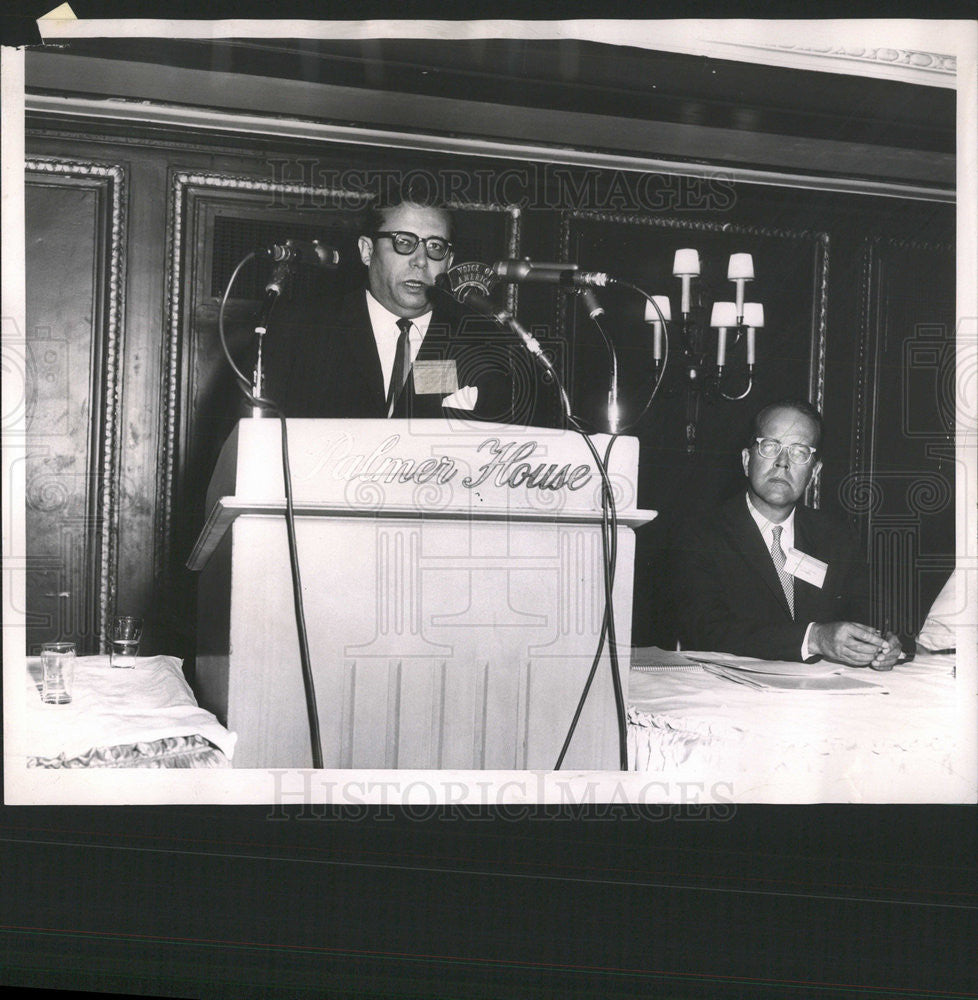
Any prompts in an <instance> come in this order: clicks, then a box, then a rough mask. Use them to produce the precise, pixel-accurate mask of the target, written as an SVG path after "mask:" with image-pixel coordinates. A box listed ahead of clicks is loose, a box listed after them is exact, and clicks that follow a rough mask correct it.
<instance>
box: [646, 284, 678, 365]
mask: <svg viewBox="0 0 978 1000" xmlns="http://www.w3.org/2000/svg"><path fill="white" fill-rule="evenodd" d="M652 299H653V300H654V301H655V305H657V306H658V307H659V309H658V311H656V308H655V306H654V305H652V303H651V302H646V303H645V322H646V323H651V324H652V360H653V361H654V362H655V365H656V367H658V366H659V365H660V364H661V362H662V333H663V330H662V325H663V324H662V321H663V320H666V321H668V320H671V319H672V312H671V308H670V305H669V296H668V295H653V296H652ZM660 313H661V317H660Z"/></svg>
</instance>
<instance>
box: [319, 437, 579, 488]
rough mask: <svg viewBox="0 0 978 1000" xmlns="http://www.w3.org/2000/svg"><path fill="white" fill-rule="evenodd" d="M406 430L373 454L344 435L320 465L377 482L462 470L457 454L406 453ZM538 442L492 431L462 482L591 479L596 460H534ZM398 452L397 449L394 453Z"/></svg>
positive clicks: (553, 484)
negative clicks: (479, 460)
mask: <svg viewBox="0 0 978 1000" xmlns="http://www.w3.org/2000/svg"><path fill="white" fill-rule="evenodd" d="M400 440H401V435H400V434H391V435H390V436H389V437H387V438H385V439H384V440H383V441H382V442H381V443H380V444H378V445H377V447H376V448H374V450H373V451H372V452H370V453H369V454H352V453H351V448H352V444H353V439H352V437H344V438H341V439H340V440H338V441H334V442H332V443H331V444H330V445H329V448H328V450H327V452H326V454H325V455H323V456H322V458H321V459H320V462H319V467H318V470H317V471H322V470H323V469H324V468H326V467H327V466H329V465H330V464H332V471H331V473H330V474H331V475H332V477H333V478H334V479H345V480H348V481H353V480H356V479H359V480H363V481H365V482H378V483H394V482H398V483H419V484H423V483H450V482H452V480H454V479H455V477H456V476H457V475H458V472H459V469H458V467H457V466H456V463H455V460H454V459H453V458H449V457H448V456H447V455H442V456H439V457H438V458H425V459H422V460H418V459H416V458H407V457H405V456H403V455H398V454H397V453H396V449H397V446H398V445H399V444H400ZM538 448H539V445H538V442H537V441H534V440H529V441H527V440H524V441H507V442H505V443H504V442H503V441H501V440H500V439H499V438H496V437H490V438H486V439H485V440H483V441H482V442H481V443H480V444H479V445H478V446H477V447H476V449H475V451H476V452H477V453H481V454H482V456H483V457H484V458H485V462H484V464H483V465H481V466H480V467H479V468H478V470H477V471H476V472H474V473H471V474H469V475H466V476H463V477H462V478H461V479H460V480H459V483H460V484H461V486H462V487H463V488H464V489H467V490H474V489H477V488H478V487H479V486H482V485H483V484H486V485H492V486H497V487H509V488H510V489H517V488H519V487H524V488H526V489H537V490H562V489H568V490H579V489H582V488H583V487H584V486H586V485H587V484H588V483H589V482H590V481H591V479H592V475H593V474H592V470H591V466H590V465H587V464H584V465H576V466H572V465H571V464H570V463H569V462H568V463H566V464H564V465H558V464H556V463H550V464H548V463H546V462H541V461H539V460H538V459H539V456H537V460H534V456H535V454H536V452H537V450H538ZM392 452H393V454H392Z"/></svg>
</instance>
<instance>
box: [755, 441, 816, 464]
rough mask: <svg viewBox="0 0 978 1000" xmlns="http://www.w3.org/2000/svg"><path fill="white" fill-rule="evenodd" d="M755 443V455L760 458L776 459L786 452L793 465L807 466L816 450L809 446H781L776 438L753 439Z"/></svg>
mask: <svg viewBox="0 0 978 1000" xmlns="http://www.w3.org/2000/svg"><path fill="white" fill-rule="evenodd" d="M754 441H755V442H756V443H757V454H758V455H760V456H761V458H777V457H778V456H779V455H780V454H781V452H783V451H785V450H787V452H788V458H789V460H790V461H791V462H793V463H794V464H795V465H808V463H809V462H810V461H811V460H812V457H813V456H814V454H815V452H816V451H818V449H817V448H813V447H812V446H811V445H810V444H783V443H782V442H781V441H779V440H778V439H777V438H754Z"/></svg>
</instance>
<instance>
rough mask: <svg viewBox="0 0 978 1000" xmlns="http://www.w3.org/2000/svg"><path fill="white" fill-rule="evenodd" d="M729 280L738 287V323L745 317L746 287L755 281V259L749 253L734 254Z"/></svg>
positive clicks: (731, 256) (730, 265) (728, 274)
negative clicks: (748, 283) (749, 282)
mask: <svg viewBox="0 0 978 1000" xmlns="http://www.w3.org/2000/svg"><path fill="white" fill-rule="evenodd" d="M727 278H728V279H729V280H730V281H732V282H733V283H734V285H735V286H736V287H737V322H738V323H739V322H740V321H741V320H742V319H743V316H744V285H746V284H747V282H748V281H753V280H754V258H753V257H751V255H750V254H749V253H732V254H731V255H730V263H729V264H728V265H727Z"/></svg>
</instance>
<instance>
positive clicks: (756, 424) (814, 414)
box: [747, 399, 825, 448]
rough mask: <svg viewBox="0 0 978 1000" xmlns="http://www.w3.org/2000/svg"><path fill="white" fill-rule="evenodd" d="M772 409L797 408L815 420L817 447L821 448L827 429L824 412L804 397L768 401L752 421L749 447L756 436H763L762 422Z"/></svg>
mask: <svg viewBox="0 0 978 1000" xmlns="http://www.w3.org/2000/svg"><path fill="white" fill-rule="evenodd" d="M772 410H795V411H797V412H798V413H802V414H804V415H805V416H806V417H808V418H809V419H811V420H813V421H814V422H815V447H816V448H819V447H820V446H821V444H822V434H823V432H824V430H825V425H824V423H823V422H822V414H821V413H819V412H818V410H816V409H815V407H814V406H812V404H811V403H809V402H808V401H807V400H804V399H778V400H775V402H773V403H768V404H767V405H766V406H762V407H761V409H759V410H758V411H757V413H755V414H754V419H753V420H752V421H751V425H750V440H749V441H748V442H747V447H748V448H749V447H751V445H753V444H754V440H755V438H759V437H761V436H762V435H761V424H762V423H763V422H764V418H765V417H766V416H767V415H768V414H769V413H770V412H771V411H772Z"/></svg>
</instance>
